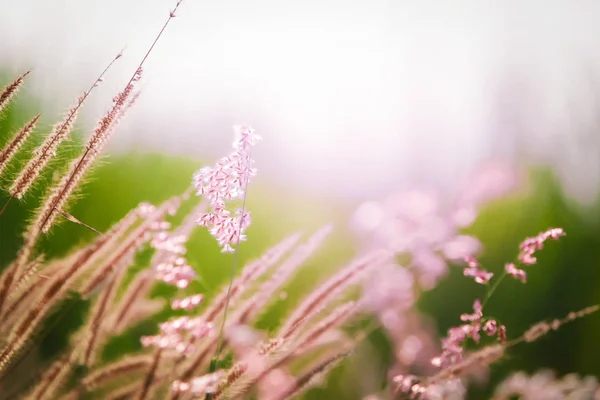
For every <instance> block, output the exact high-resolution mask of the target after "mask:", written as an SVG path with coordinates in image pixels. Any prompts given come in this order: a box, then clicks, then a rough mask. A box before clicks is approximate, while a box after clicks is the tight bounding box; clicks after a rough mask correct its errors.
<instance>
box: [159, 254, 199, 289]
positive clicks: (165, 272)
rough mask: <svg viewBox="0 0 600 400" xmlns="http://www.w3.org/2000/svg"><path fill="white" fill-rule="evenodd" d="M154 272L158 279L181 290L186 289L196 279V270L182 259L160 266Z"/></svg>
mask: <svg viewBox="0 0 600 400" xmlns="http://www.w3.org/2000/svg"><path fill="white" fill-rule="evenodd" d="M154 271H155V272H156V275H155V277H156V279H158V280H161V281H163V282H165V283H168V284H170V285H175V286H177V287H178V288H179V289H185V288H186V287H187V286H188V285H189V284H190V281H191V280H192V279H194V278H196V273H195V272H194V269H193V268H192V267H191V266H190V265H188V264H187V262H186V260H185V259H184V258H181V257H179V258H176V259H175V260H173V261H170V262H164V263H160V264H158V265H157V266H155V267H154Z"/></svg>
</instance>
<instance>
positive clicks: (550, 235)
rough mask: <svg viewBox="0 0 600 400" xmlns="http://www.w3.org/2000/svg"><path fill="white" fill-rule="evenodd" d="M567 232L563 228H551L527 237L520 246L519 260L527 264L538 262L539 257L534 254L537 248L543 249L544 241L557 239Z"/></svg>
mask: <svg viewBox="0 0 600 400" xmlns="http://www.w3.org/2000/svg"><path fill="white" fill-rule="evenodd" d="M564 235H565V232H564V231H563V230H562V229H561V228H551V229H548V230H547V231H545V232H541V233H540V234H538V235H537V236H534V237H530V238H527V239H525V240H524V241H523V243H521V245H520V246H519V248H520V250H521V252H520V253H519V261H520V262H521V263H522V264H525V265H533V264H535V263H536V262H537V259H536V258H535V257H534V256H533V254H534V253H535V252H536V251H537V250H541V249H542V247H543V245H544V242H545V241H546V240H548V239H553V240H557V239H558V238H559V237H561V236H564Z"/></svg>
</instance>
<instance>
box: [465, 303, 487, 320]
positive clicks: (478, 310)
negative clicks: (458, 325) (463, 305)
mask: <svg viewBox="0 0 600 400" xmlns="http://www.w3.org/2000/svg"><path fill="white" fill-rule="evenodd" d="M473 311H474V312H473V314H462V315H461V316H460V320H461V321H470V322H478V321H479V320H481V317H482V316H483V308H482V307H481V302H480V301H479V300H475V302H474V303H473Z"/></svg>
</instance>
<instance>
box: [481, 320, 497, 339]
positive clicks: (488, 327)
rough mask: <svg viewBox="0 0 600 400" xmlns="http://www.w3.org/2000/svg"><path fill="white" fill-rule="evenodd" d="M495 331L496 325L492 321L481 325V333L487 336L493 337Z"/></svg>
mask: <svg viewBox="0 0 600 400" xmlns="http://www.w3.org/2000/svg"><path fill="white" fill-rule="evenodd" d="M497 330H498V324H497V322H496V321H494V320H493V319H490V320H488V321H486V322H485V324H483V331H484V332H485V334H486V335H488V336H492V335H495V334H496V331H497Z"/></svg>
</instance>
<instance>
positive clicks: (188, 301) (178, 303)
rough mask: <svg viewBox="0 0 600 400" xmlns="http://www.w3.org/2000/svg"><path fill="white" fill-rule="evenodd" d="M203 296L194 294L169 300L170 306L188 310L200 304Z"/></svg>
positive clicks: (175, 308)
mask: <svg viewBox="0 0 600 400" xmlns="http://www.w3.org/2000/svg"><path fill="white" fill-rule="evenodd" d="M203 298H204V296H202V295H201V294H195V295H192V296H189V297H184V298H183V299H175V300H173V301H172V302H171V308H172V309H173V310H179V309H182V310H186V311H190V310H191V309H192V308H194V307H196V306H197V305H198V304H200V303H201V302H202V299H203Z"/></svg>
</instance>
